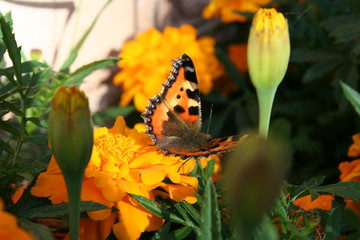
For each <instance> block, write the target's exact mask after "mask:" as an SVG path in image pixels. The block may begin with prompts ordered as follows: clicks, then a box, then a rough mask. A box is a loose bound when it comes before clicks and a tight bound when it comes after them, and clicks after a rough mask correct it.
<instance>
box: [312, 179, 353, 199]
mask: <svg viewBox="0 0 360 240" xmlns="http://www.w3.org/2000/svg"><path fill="white" fill-rule="evenodd" d="M313 190H314V191H317V192H318V193H328V194H331V195H336V196H339V197H343V198H347V199H351V200H354V201H360V182H339V183H336V184H329V185H325V186H319V187H315V188H314V189H313Z"/></svg>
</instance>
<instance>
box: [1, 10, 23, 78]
mask: <svg viewBox="0 0 360 240" xmlns="http://www.w3.org/2000/svg"><path fill="white" fill-rule="evenodd" d="M0 26H1V31H2V33H3V40H4V43H5V45H6V48H7V50H8V53H9V57H10V59H11V61H12V63H13V67H14V71H15V75H16V78H17V81H18V82H19V83H20V85H22V76H21V73H22V65H21V54H20V50H21V48H20V47H18V46H17V43H16V40H15V36H14V34H13V33H12V27H11V24H10V23H9V22H8V21H6V20H5V18H4V17H1V18H0Z"/></svg>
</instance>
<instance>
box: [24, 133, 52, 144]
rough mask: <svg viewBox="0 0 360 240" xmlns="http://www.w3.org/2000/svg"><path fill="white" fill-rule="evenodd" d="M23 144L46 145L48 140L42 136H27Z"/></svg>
mask: <svg viewBox="0 0 360 240" xmlns="http://www.w3.org/2000/svg"><path fill="white" fill-rule="evenodd" d="M24 142H32V143H36V144H39V145H47V144H48V138H47V137H46V136H43V135H33V136H28V137H26V138H24Z"/></svg>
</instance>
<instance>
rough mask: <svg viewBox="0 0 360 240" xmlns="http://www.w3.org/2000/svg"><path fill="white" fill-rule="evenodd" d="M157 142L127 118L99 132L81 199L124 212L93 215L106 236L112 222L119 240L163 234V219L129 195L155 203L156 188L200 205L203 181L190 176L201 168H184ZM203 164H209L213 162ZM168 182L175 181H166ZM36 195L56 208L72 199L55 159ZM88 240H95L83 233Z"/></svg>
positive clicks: (190, 164) (34, 191) (188, 165)
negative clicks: (148, 233) (147, 233)
mask: <svg viewBox="0 0 360 240" xmlns="http://www.w3.org/2000/svg"><path fill="white" fill-rule="evenodd" d="M137 128H139V127H138V126H137ZM151 144H152V142H151V139H150V137H149V136H148V135H147V134H145V133H144V132H139V131H137V130H136V129H130V128H128V127H126V124H125V120H124V119H123V117H118V118H117V120H116V122H115V125H114V127H113V128H110V129H108V128H105V127H103V128H98V129H96V130H95V131H94V147H93V153H92V156H91V159H90V162H89V165H88V166H87V168H86V169H85V178H84V181H83V186H82V193H81V199H82V200H83V201H94V202H99V203H101V204H103V205H106V206H108V207H110V208H111V207H115V208H117V209H119V212H117V213H115V214H114V213H113V214H112V213H111V209H106V210H100V211H94V212H88V215H89V217H90V218H91V219H92V220H93V221H97V223H96V224H97V226H98V230H99V231H100V232H101V236H105V237H106V236H107V235H108V234H109V232H110V231H111V227H109V224H110V225H112V230H113V232H114V234H115V236H116V237H117V238H118V239H137V238H139V236H140V234H141V233H142V232H145V231H154V230H158V229H160V228H161V226H162V225H163V222H164V220H163V219H161V218H159V217H157V216H155V215H153V214H151V213H149V212H148V211H146V210H145V209H144V208H143V207H142V206H141V205H140V204H139V203H137V202H136V201H135V200H134V199H132V198H131V197H130V196H129V195H128V194H136V195H141V196H144V197H146V198H148V199H150V200H154V199H155V197H156V195H157V194H158V193H159V191H158V190H155V189H159V188H161V189H162V190H163V193H162V196H164V195H165V196H166V197H170V198H172V199H174V200H175V201H187V202H189V203H195V202H196V201H197V199H196V196H195V192H196V190H197V184H198V182H197V178H195V177H190V176H187V175H185V174H187V173H189V172H190V171H191V170H192V169H193V168H194V167H195V160H189V161H187V162H186V163H185V164H184V161H183V160H181V159H180V158H178V157H171V156H169V157H167V156H164V155H163V154H162V153H161V152H159V151H157V148H156V147H154V146H150V145H151ZM201 162H202V164H203V166H205V165H206V163H207V159H202V160H201ZM181 166H182V167H181ZM180 167H181V168H180ZM179 168H180V170H179ZM165 179H168V180H170V181H168V182H171V183H165V182H163V180H165ZM31 193H32V194H33V195H35V196H39V197H49V199H50V200H51V201H52V203H54V204H56V203H61V202H65V201H67V200H68V198H67V192H66V188H65V183H64V180H63V177H62V175H61V171H60V169H59V167H58V166H57V164H56V162H55V160H54V158H52V159H51V161H50V164H49V167H48V169H47V171H46V172H44V173H42V174H40V176H39V177H38V180H37V182H36V185H35V186H34V187H33V188H32V190H31ZM109 218H111V219H112V220H109ZM116 218H117V220H118V222H117V223H115V220H116ZM134 223H136V224H134ZM86 233H88V231H83V234H86ZM105 237H104V238H101V239H105ZM82 239H89V238H86V236H84V235H82Z"/></svg>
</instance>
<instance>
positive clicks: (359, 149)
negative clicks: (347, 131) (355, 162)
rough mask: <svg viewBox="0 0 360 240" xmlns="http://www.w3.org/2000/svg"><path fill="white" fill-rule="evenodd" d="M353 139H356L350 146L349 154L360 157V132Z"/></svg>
mask: <svg viewBox="0 0 360 240" xmlns="http://www.w3.org/2000/svg"><path fill="white" fill-rule="evenodd" d="M352 139H353V140H354V144H353V145H351V146H350V148H349V152H348V156H349V157H358V156H360V133H358V134H355V135H354V136H353V137H352Z"/></svg>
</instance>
